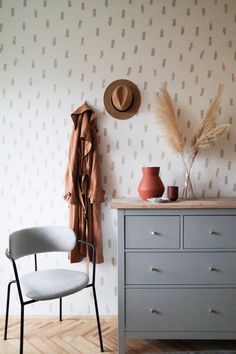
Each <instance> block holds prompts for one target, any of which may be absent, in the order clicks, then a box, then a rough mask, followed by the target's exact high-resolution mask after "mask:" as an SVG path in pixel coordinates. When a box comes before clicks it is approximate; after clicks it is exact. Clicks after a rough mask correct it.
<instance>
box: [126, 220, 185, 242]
mask: <svg viewBox="0 0 236 354" xmlns="http://www.w3.org/2000/svg"><path fill="white" fill-rule="evenodd" d="M179 220H180V219H179V216H127V217H126V218H125V231H126V236H125V246H126V248H179V239H180V236H179V235H180V221H179Z"/></svg>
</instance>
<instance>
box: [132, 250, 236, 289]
mask: <svg viewBox="0 0 236 354" xmlns="http://www.w3.org/2000/svg"><path fill="white" fill-rule="evenodd" d="M235 264H236V253H235V252H210V253H207V252H182V253H176V252H175V253H174V252H173V253H171V252H168V253H153V252H152V253H145V252H142V253H129V252H127V253H126V284H127V285H141V284H143V285H151V284H152V285H219V284H220V285H236V267H235Z"/></svg>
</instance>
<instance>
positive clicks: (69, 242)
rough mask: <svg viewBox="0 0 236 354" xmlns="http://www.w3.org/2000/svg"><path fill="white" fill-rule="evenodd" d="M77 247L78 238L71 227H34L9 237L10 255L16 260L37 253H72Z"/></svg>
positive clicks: (16, 232)
mask: <svg viewBox="0 0 236 354" xmlns="http://www.w3.org/2000/svg"><path fill="white" fill-rule="evenodd" d="M75 245H76V236H75V233H74V231H73V230H72V229H70V228H69V227H61V226H41V227H32V228H27V229H22V230H19V231H15V232H13V233H12V234H10V236H9V253H10V256H11V258H13V259H14V260H16V259H18V258H20V257H24V256H27V255H31V254H37V253H44V252H66V251H71V250H72V249H73V248H74V247H75Z"/></svg>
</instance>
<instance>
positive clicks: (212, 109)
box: [154, 85, 230, 199]
mask: <svg viewBox="0 0 236 354" xmlns="http://www.w3.org/2000/svg"><path fill="white" fill-rule="evenodd" d="M222 92H223V86H222V85H220V86H219V88H218V91H217V93H216V95H215V97H214V98H213V100H212V101H211V103H210V105H209V107H208V109H207V111H206V114H205V116H204V118H203V120H202V123H201V126H200V127H199V128H198V129H195V130H194V132H193V135H192V138H191V143H190V147H191V154H190V156H189V157H188V158H186V157H185V151H184V148H185V144H184V140H183V136H182V133H181V129H180V127H179V123H178V120H177V117H176V115H175V111H174V107H173V103H172V100H171V97H170V95H169V93H168V91H167V88H166V85H163V86H162V88H161V89H160V93H157V95H156V101H155V104H154V110H155V113H156V120H157V122H158V123H159V124H161V125H162V127H163V128H164V134H165V136H166V139H167V141H168V142H169V144H170V146H171V147H172V148H173V149H174V151H175V152H177V153H179V154H180V155H181V158H182V160H183V163H184V166H185V169H186V179H185V185H184V189H183V192H182V198H184V199H186V198H187V196H188V193H189V192H191V193H192V195H193V196H194V193H193V187H192V183H191V180H190V174H191V170H192V167H193V163H194V160H195V158H196V156H197V155H198V154H199V152H201V151H202V150H203V149H206V148H208V147H210V146H212V145H213V144H214V143H215V142H216V141H217V139H218V138H219V137H221V136H223V135H225V134H226V133H227V132H228V131H229V128H230V124H219V125H217V124H216V119H217V115H218V112H219V106H220V98H221V95H222Z"/></svg>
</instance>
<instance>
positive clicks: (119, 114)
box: [103, 80, 141, 119]
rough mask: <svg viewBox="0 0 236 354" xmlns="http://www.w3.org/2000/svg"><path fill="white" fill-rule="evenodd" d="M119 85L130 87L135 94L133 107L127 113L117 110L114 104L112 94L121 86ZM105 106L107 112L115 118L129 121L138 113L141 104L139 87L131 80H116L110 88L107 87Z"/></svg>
mask: <svg viewBox="0 0 236 354" xmlns="http://www.w3.org/2000/svg"><path fill="white" fill-rule="evenodd" d="M119 85H126V86H129V87H130V88H131V90H132V94H133V101H132V104H131V106H130V107H129V108H128V109H127V110H125V111H119V110H118V109H116V108H115V107H114V105H113V103H112V92H113V91H114V89H115V88H116V87H117V86H119ZM103 100H104V105H105V108H106V110H107V112H108V113H109V114H110V115H111V116H112V117H114V118H117V119H128V118H131V117H132V116H133V115H135V114H136V113H137V112H138V109H139V106H140V103H141V95H140V92H139V89H138V87H137V86H136V85H135V84H134V83H133V82H132V81H129V80H116V81H113V82H112V83H111V84H110V85H109V86H107V88H106V90H105V92H104V98H103Z"/></svg>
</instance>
